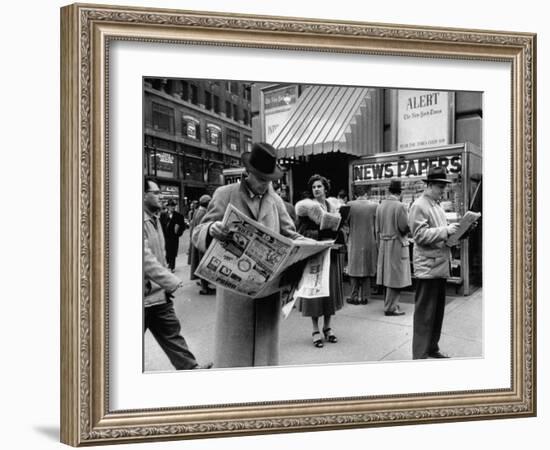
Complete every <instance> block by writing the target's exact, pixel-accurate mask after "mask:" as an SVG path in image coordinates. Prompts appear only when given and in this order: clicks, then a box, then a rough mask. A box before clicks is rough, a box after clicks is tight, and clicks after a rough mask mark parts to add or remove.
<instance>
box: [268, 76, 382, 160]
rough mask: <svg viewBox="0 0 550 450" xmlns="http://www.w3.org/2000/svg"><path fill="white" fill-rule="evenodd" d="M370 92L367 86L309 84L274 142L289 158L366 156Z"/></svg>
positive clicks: (283, 154)
mask: <svg viewBox="0 0 550 450" xmlns="http://www.w3.org/2000/svg"><path fill="white" fill-rule="evenodd" d="M370 92H372V90H370V89H368V88H354V87H338V86H311V87H308V88H307V89H306V90H305V91H304V93H303V94H302V95H301V96H300V98H299V99H298V102H297V103H296V106H295V108H294V110H293V111H292V113H291V114H290V115H289V117H288V119H287V120H286V122H285V123H284V124H283V125H282V126H281V127H280V129H279V132H278V133H277V134H276V135H275V137H274V138H273V141H272V145H273V146H274V147H275V148H276V149H277V150H278V152H279V155H280V156H281V157H287V158H290V157H298V156H302V155H317V154H322V153H329V152H336V151H340V152H342V153H347V154H351V155H357V156H361V155H365V154H366V149H365V147H366V131H367V129H368V127H367V124H366V120H367V113H366V112H367V106H368V104H369V97H370Z"/></svg>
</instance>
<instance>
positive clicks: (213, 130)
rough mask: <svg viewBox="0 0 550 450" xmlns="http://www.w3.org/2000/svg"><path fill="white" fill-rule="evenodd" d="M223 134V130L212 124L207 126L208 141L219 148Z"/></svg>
mask: <svg viewBox="0 0 550 450" xmlns="http://www.w3.org/2000/svg"><path fill="white" fill-rule="evenodd" d="M221 134H222V129H221V128H220V127H218V126H216V125H213V124H211V123H209V124H207V125H206V141H207V142H208V143H209V144H211V145H215V146H216V147H218V146H219V145H220V137H221Z"/></svg>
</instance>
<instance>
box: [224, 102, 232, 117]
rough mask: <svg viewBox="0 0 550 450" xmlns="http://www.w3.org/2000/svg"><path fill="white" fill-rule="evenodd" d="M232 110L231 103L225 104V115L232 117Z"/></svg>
mask: <svg viewBox="0 0 550 450" xmlns="http://www.w3.org/2000/svg"><path fill="white" fill-rule="evenodd" d="M232 112H233V110H232V108H231V102H228V101H226V102H225V115H226V116H227V117H232Z"/></svg>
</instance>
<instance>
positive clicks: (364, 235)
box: [346, 187, 378, 305]
mask: <svg viewBox="0 0 550 450" xmlns="http://www.w3.org/2000/svg"><path fill="white" fill-rule="evenodd" d="M367 193H368V188H367V187H361V190H360V195H359V197H358V198H357V199H356V200H352V201H350V202H348V206H349V207H350V212H349V236H348V275H349V277H350V282H351V294H350V297H348V298H347V299H346V302H348V303H351V304H352V305H359V304H362V305H366V304H367V303H368V296H369V295H370V284H371V279H372V278H373V277H374V276H375V275H376V262H377V257H378V256H377V255H378V246H377V241H376V233H375V221H376V210H377V208H378V204H377V203H376V202H373V201H371V200H369V199H368V197H367Z"/></svg>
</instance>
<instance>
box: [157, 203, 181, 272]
mask: <svg viewBox="0 0 550 450" xmlns="http://www.w3.org/2000/svg"><path fill="white" fill-rule="evenodd" d="M160 223H161V224H162V231H163V233H164V240H165V242H166V262H167V264H168V267H169V268H170V269H172V270H174V269H175V268H176V257H177V256H178V246H179V240H180V236H181V235H182V234H183V232H184V231H185V220H184V217H183V216H182V215H181V214H180V213H179V212H177V211H174V212H173V213H172V216H171V217H170V213H162V214H161V216H160Z"/></svg>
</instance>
